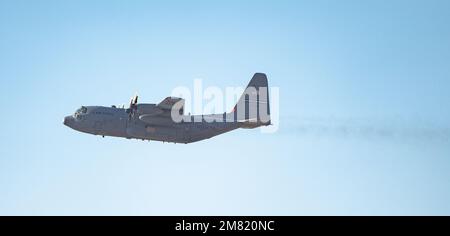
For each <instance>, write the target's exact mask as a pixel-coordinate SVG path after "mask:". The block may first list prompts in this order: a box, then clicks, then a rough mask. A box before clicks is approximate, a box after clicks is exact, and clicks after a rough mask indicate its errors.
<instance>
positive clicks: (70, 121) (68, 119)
mask: <svg viewBox="0 0 450 236" xmlns="http://www.w3.org/2000/svg"><path fill="white" fill-rule="evenodd" d="M63 124H64V125H66V126H69V127H70V126H71V124H73V117H71V116H66V117H64V122H63Z"/></svg>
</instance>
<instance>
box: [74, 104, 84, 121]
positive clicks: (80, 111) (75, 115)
mask: <svg viewBox="0 0 450 236" xmlns="http://www.w3.org/2000/svg"><path fill="white" fill-rule="evenodd" d="M86 113H87V108H86V107H84V106H83V107H80V108H79V109H78V110H77V111H75V114H73V116H74V117H75V119H81V115H83V114H86Z"/></svg>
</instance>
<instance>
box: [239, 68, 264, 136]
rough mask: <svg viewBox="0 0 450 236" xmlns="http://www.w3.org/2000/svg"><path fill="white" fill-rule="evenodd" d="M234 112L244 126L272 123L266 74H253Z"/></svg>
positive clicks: (253, 126)
mask: <svg viewBox="0 0 450 236" xmlns="http://www.w3.org/2000/svg"><path fill="white" fill-rule="evenodd" d="M232 113H234V119H235V120H236V121H237V122H239V123H242V128H256V127H259V126H263V125H270V105H269V85H268V82H267V76H266V75H265V74H263V73H256V74H255V75H253V78H252V79H251V80H250V83H249V84H248V85H247V88H246V89H245V91H244V93H243V94H242V95H241V97H240V99H239V101H238V103H237V104H236V106H234V108H233V111H232Z"/></svg>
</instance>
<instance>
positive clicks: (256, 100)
mask: <svg viewBox="0 0 450 236" xmlns="http://www.w3.org/2000/svg"><path fill="white" fill-rule="evenodd" d="M63 123H64V125H66V126H68V127H70V128H72V129H74V130H77V131H80V132H84V133H88V134H94V135H101V136H103V137H105V136H112V137H124V138H127V139H141V140H148V141H150V140H154V141H162V142H173V143H184V144H187V143H193V142H197V141H200V140H204V139H209V138H211V137H214V136H217V135H219V134H223V133H226V132H229V131H232V130H235V129H238V128H244V129H253V128H257V127H261V126H267V125H270V124H271V121H270V105H269V89H268V82H267V76H266V75H265V74H264V73H255V74H254V76H253V77H252V79H251V80H250V82H249V84H248V86H247V88H246V89H245V90H244V93H243V94H242V95H241V97H240V99H239V100H238V102H237V104H236V105H235V106H234V108H233V110H232V111H231V112H228V113H227V112H225V113H223V114H209V115H190V114H189V115H185V114H184V99H182V98H177V97H167V98H165V99H164V100H163V101H162V102H160V103H159V104H148V103H138V96H137V95H136V96H134V97H133V98H132V99H131V102H130V106H129V108H124V107H122V108H121V107H116V106H111V107H104V106H82V107H80V108H79V109H78V110H76V111H75V113H74V114H73V115H70V116H66V117H65V118H64V122H63Z"/></svg>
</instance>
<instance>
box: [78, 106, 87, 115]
mask: <svg viewBox="0 0 450 236" xmlns="http://www.w3.org/2000/svg"><path fill="white" fill-rule="evenodd" d="M86 112H87V108H86V107H80V108H79V109H78V110H77V111H76V112H75V113H78V114H86Z"/></svg>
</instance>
